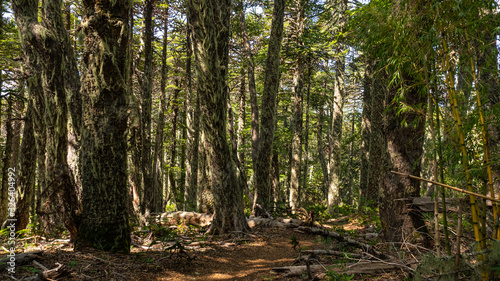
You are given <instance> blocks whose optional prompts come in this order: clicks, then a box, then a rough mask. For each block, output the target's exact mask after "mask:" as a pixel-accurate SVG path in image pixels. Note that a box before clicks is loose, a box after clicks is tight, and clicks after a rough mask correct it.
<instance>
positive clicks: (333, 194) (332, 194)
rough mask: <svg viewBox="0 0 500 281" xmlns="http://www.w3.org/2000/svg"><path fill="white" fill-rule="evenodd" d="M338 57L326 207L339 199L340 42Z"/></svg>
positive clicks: (342, 60)
mask: <svg viewBox="0 0 500 281" xmlns="http://www.w3.org/2000/svg"><path fill="white" fill-rule="evenodd" d="M338 9H339V12H338V13H339V29H340V32H342V31H343V28H344V27H345V24H346V15H345V13H346V10H347V1H346V0H341V1H340V3H339V7H338ZM337 51H338V55H337V56H338V57H337V60H336V62H335V85H334V88H333V99H332V105H333V106H332V107H333V108H332V111H333V112H332V114H333V117H332V123H331V124H332V125H331V126H332V128H331V133H330V143H331V145H332V147H331V150H330V172H329V179H328V180H329V182H328V200H327V205H328V209H329V210H332V207H333V206H334V205H336V204H338V203H339V201H340V165H341V162H340V161H341V153H342V146H341V141H342V123H343V121H344V115H343V112H344V97H345V85H344V83H345V57H346V55H345V53H344V52H345V46H343V43H340V44H339V46H338V47H337Z"/></svg>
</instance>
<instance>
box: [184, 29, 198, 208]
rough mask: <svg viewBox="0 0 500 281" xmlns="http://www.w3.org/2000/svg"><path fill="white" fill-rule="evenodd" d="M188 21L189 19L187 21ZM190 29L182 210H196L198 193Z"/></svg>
mask: <svg viewBox="0 0 500 281" xmlns="http://www.w3.org/2000/svg"><path fill="white" fill-rule="evenodd" d="M188 20H189V19H188ZM191 35H192V29H191V25H190V22H189V21H188V26H187V28H186V78H185V79H186V128H187V148H186V159H187V161H186V183H185V189H184V200H185V201H184V210H186V211H194V210H196V206H197V204H196V202H197V199H196V198H197V193H198V170H199V169H198V166H199V165H198V159H199V156H198V155H199V147H198V146H199V144H200V99H199V97H198V94H197V93H196V92H195V91H193V83H192V78H191V77H192V75H191V65H192V55H193V47H192V44H191Z"/></svg>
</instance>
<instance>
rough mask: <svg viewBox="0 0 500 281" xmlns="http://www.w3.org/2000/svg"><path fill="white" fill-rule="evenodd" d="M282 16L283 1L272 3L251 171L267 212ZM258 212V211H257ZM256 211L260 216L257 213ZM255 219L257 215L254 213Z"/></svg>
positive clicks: (260, 202)
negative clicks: (262, 88) (257, 129)
mask: <svg viewBox="0 0 500 281" xmlns="http://www.w3.org/2000/svg"><path fill="white" fill-rule="evenodd" d="M284 15H285V1H284V0H275V1H274V8H273V20H272V25H271V35H270V38H269V49H268V52H267V59H266V68H265V78H264V91H263V92H262V112H261V116H260V131H259V150H258V154H257V165H256V167H255V177H256V179H255V183H256V184H255V188H257V198H256V199H255V200H257V201H256V202H257V203H258V204H260V205H261V207H262V209H264V210H268V209H269V207H270V206H271V178H270V177H269V174H270V171H271V155H272V147H273V145H272V144H273V140H274V133H275V129H276V115H277V109H276V108H277V96H278V87H279V77H280V69H279V64H280V50H281V41H282V39H283V19H284ZM261 211H262V210H261ZM261 211H260V212H261ZM256 215H260V214H259V213H258V212H257V210H256Z"/></svg>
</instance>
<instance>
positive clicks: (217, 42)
mask: <svg viewBox="0 0 500 281" xmlns="http://www.w3.org/2000/svg"><path fill="white" fill-rule="evenodd" d="M230 15H231V1H230V0H224V1H220V0H209V1H200V0H189V1H188V18H189V19H190V20H191V23H192V25H193V30H194V32H193V43H194V46H195V48H194V54H195V57H196V62H197V65H196V72H197V81H198V94H199V95H200V99H201V111H202V115H203V119H202V128H203V131H204V132H205V137H206V149H207V152H208V159H209V161H210V168H211V173H212V192H213V195H214V208H215V213H214V217H213V220H212V225H211V227H210V232H212V233H228V232H231V231H247V230H248V229H249V228H248V224H247V221H246V219H245V215H244V213H243V189H242V188H241V186H240V185H239V184H238V181H237V177H236V172H235V169H234V165H233V161H231V151H230V148H229V145H228V143H227V140H226V132H227V129H226V126H227V105H226V102H227V98H228V94H229V91H228V86H227V77H228V76H227V75H228V70H227V67H228V63H229V34H230Z"/></svg>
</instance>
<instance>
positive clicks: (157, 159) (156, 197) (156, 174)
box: [153, 3, 168, 212]
mask: <svg viewBox="0 0 500 281" xmlns="http://www.w3.org/2000/svg"><path fill="white" fill-rule="evenodd" d="M167 5H168V3H167ZM167 35H168V6H167V7H166V8H164V11H163V42H162V50H161V81H160V90H161V97H160V112H159V114H158V124H157V127H156V137H155V150H154V155H153V202H154V204H155V210H156V211H157V212H158V211H163V208H162V202H163V185H162V171H163V165H161V163H162V158H163V153H164V149H163V138H164V132H163V131H164V127H165V112H166V111H167V108H166V102H167V95H166V87H167V75H168V70H167V47H168V46H167V41H168V36H167Z"/></svg>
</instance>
